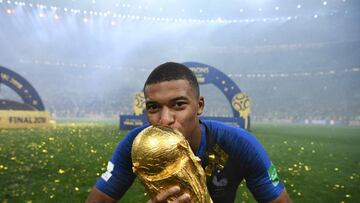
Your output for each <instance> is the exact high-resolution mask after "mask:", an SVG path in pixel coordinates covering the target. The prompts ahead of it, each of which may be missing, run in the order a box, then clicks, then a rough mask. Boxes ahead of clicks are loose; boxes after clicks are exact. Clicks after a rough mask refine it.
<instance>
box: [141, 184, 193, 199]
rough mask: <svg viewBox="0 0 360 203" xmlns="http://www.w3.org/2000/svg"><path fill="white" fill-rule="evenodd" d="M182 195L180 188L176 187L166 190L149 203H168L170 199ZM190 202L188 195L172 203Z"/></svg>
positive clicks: (185, 194) (183, 195)
mask: <svg viewBox="0 0 360 203" xmlns="http://www.w3.org/2000/svg"><path fill="white" fill-rule="evenodd" d="M179 193H180V187H179V186H174V187H171V188H169V189H167V190H164V191H162V192H160V193H159V194H157V195H156V196H155V197H154V198H152V199H151V200H149V201H148V202H147V203H156V202H158V203H161V202H168V198H170V197H173V196H174V195H176V194H179ZM189 201H190V195H189V194H188V193H184V194H182V195H181V196H180V197H177V198H175V199H174V200H173V199H172V201H171V202H172V203H181V202H189Z"/></svg>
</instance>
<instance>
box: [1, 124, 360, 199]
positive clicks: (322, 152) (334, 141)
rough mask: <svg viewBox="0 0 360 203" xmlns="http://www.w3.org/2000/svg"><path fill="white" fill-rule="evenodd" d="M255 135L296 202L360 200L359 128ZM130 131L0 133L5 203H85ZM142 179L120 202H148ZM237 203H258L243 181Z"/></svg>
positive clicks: (285, 129) (81, 127)
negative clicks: (118, 146) (118, 145)
mask: <svg viewBox="0 0 360 203" xmlns="http://www.w3.org/2000/svg"><path fill="white" fill-rule="evenodd" d="M252 132H253V134H254V135H256V137H258V139H259V140H260V142H261V143H263V145H264V147H265V148H266V150H267V152H268V154H269V155H270V157H271V159H272V161H273V162H274V163H275V165H276V166H277V169H278V172H279V175H280V177H281V178H282V180H283V181H284V182H285V185H286V187H287V190H288V192H289V193H290V196H291V198H292V199H293V200H294V202H357V201H358V200H359V199H360V187H359V185H360V177H359V173H360V148H359V146H360V128H354V127H325V126H296V125H260V124H254V125H253V129H252ZM124 135H125V132H121V131H119V130H118V127H117V125H116V124H114V123H97V122H93V123H60V124H59V125H58V127H57V128H55V129H17V130H16V129H14V130H5V129H3V130H0V202H84V200H85V199H86V197H87V195H88V193H89V191H90V189H91V187H92V186H93V185H94V183H95V181H96V179H97V177H99V176H100V174H101V173H102V172H103V171H104V170H105V168H106V164H107V161H108V160H109V159H110V157H111V155H112V153H113V150H114V148H115V147H116V145H117V143H118V142H119V141H120V140H121V138H122V137H123V136H124ZM147 199H148V197H146V196H144V190H143V188H142V186H141V185H140V184H139V183H138V182H135V184H134V185H133V187H131V188H130V189H129V191H128V192H127V193H126V195H125V196H124V197H123V199H122V200H121V201H120V202H146V200H147ZM236 202H255V201H254V200H253V198H252V196H251V194H250V193H249V192H248V190H247V189H246V187H245V186H244V184H242V185H241V186H240V187H239V189H238V195H237V199H236Z"/></svg>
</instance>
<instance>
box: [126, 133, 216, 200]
mask: <svg viewBox="0 0 360 203" xmlns="http://www.w3.org/2000/svg"><path fill="white" fill-rule="evenodd" d="M131 158H132V162H133V171H134V173H135V174H136V175H137V177H138V178H139V180H140V182H141V183H142V184H143V185H144V187H145V190H146V191H147V192H148V193H149V195H150V196H151V197H155V196H156V195H157V194H158V193H159V192H161V191H162V190H166V189H169V188H170V187H172V186H175V185H178V186H179V187H180V188H181V191H182V192H184V193H188V194H189V195H190V196H191V202H193V203H212V200H211V198H210V195H209V192H208V190H207V187H206V177H205V172H204V170H203V168H202V167H201V165H200V159H199V158H198V157H196V156H195V155H194V153H193V152H192V151H191V148H190V145H189V143H188V142H187V140H186V139H185V137H184V136H183V135H182V134H181V133H180V132H179V131H177V130H174V129H172V128H169V127H164V126H149V127H147V128H145V129H144V130H143V131H141V132H140V133H139V135H138V136H137V137H136V138H135V140H134V142H133V145H132V151H131ZM180 195H182V194H179V195H178V196H180ZM175 198H176V197H171V198H170V200H169V201H170V202H171V200H174V199H175Z"/></svg>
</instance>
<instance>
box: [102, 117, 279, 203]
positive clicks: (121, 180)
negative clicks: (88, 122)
mask: <svg viewBox="0 0 360 203" xmlns="http://www.w3.org/2000/svg"><path fill="white" fill-rule="evenodd" d="M146 127H147V126H142V127H139V128H136V129H134V130H132V131H130V132H129V133H128V134H127V136H126V137H125V138H124V139H123V140H121V142H120V143H119V144H118V146H117V148H116V150H115V152H114V154H113V156H112V158H111V160H110V161H109V163H108V166H107V171H106V172H105V173H103V174H102V175H101V177H100V178H99V179H98V181H97V182H96V188H97V189H99V190H100V191H102V192H104V193H105V194H107V195H109V196H110V197H112V198H114V199H119V198H120V197H121V196H123V194H124V193H125V192H126V191H127V189H128V188H129V187H130V186H131V184H132V183H133V181H134V179H135V177H136V176H135V174H134V173H133V172H132V161H131V146H132V143H133V141H134V139H135V137H136V136H137V134H138V133H139V132H140V131H141V130H143V129H144V128H146ZM208 138H210V139H208ZM195 155H196V156H198V157H199V158H200V159H201V164H202V166H203V168H204V169H205V172H206V173H208V176H207V186H208V190H209V193H210V195H211V198H212V200H213V202H214V203H217V202H219V203H226V202H234V200H235V196H236V191H237V188H238V186H239V184H240V183H241V181H242V180H244V179H245V180H246V185H247V187H248V188H249V190H250V191H251V193H252V194H253V195H254V197H255V199H256V200H257V201H259V202H268V201H271V200H274V199H275V198H277V197H278V196H279V195H280V194H281V192H282V191H283V189H284V185H283V183H282V182H281V181H280V180H279V178H278V176H277V173H276V169H275V167H274V165H273V164H272V163H271V161H270V159H269V157H268V155H267V154H266V152H265V150H264V148H263V147H262V146H261V144H260V143H259V142H258V141H257V140H256V138H255V137H254V136H253V135H251V134H250V133H249V132H247V131H245V130H243V129H241V128H237V127H232V126H228V125H226V124H223V123H220V122H216V121H208V120H204V121H202V122H201V143H200V146H199V147H198V149H197V150H196V152H195Z"/></svg>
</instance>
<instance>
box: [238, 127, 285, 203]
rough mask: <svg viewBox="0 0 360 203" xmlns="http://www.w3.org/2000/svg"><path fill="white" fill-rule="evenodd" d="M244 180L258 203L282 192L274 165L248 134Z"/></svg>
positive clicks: (275, 196)
mask: <svg viewBox="0 0 360 203" xmlns="http://www.w3.org/2000/svg"><path fill="white" fill-rule="evenodd" d="M247 134H248V135H246V136H247V141H246V142H245V143H246V146H245V149H246V160H245V163H247V164H246V165H245V166H244V167H245V168H246V170H245V171H246V172H245V180H246V185H247V187H248V188H249V190H250V191H251V193H252V194H253V196H254V197H255V199H256V200H257V201H258V202H269V201H272V200H274V199H276V198H277V197H279V196H280V194H281V193H282V191H283V190H284V184H283V183H282V182H281V180H280V178H279V176H278V174H277V171H276V168H275V165H274V164H273V163H272V162H271V161H270V158H269V156H268V155H267V153H266V151H265V149H264V148H263V147H262V145H261V144H260V143H259V142H258V141H257V139H256V138H255V137H254V136H252V135H251V134H250V133H247Z"/></svg>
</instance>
